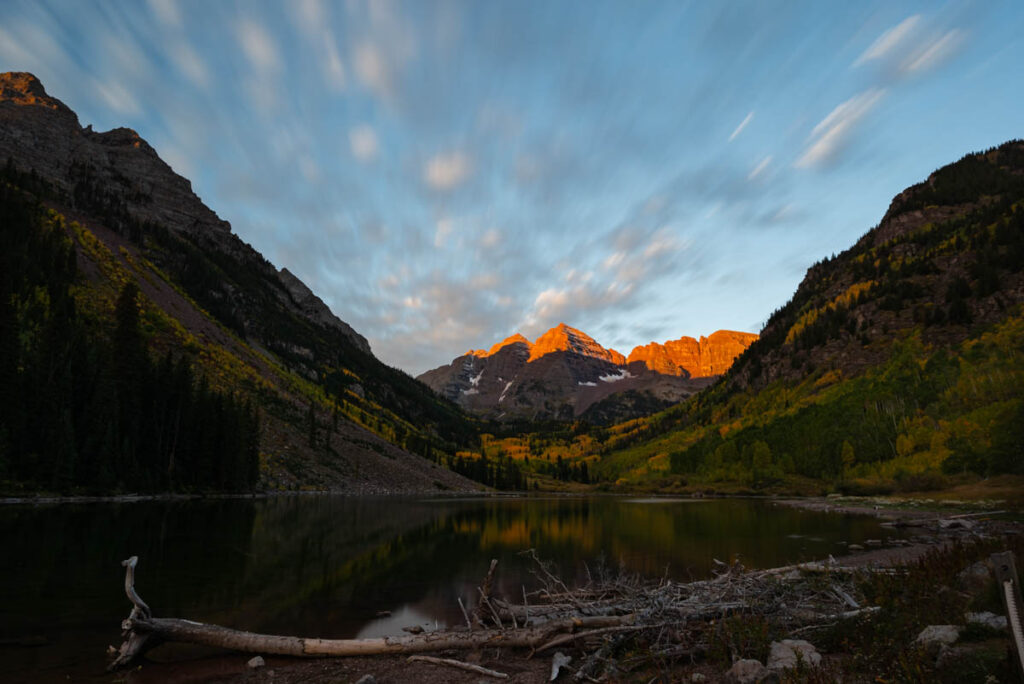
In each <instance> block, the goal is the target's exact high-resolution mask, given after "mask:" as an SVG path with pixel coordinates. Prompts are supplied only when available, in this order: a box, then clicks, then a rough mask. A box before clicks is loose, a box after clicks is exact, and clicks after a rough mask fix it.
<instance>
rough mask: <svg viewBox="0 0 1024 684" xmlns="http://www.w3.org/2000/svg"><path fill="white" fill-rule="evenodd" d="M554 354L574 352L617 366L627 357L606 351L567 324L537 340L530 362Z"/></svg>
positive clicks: (531, 351)
mask: <svg viewBox="0 0 1024 684" xmlns="http://www.w3.org/2000/svg"><path fill="white" fill-rule="evenodd" d="M553 352H572V353H574V354H581V355H583V356H592V357H594V358H598V359H604V360H605V361H609V362H611V363H614V364H616V365H622V364H624V363H625V362H626V357H624V356H623V355H622V354H620V353H619V352H617V351H615V350H614V349H605V348H604V347H602V346H601V345H600V344H598V343H597V342H596V341H595V340H594V338H592V337H590V335H587V334H586V333H584V332H582V331H580V330H577V329H576V328H572V327H570V326H568V325H566V324H565V323H559V324H558V325H557V326H555V327H554V328H551V330H548V331H547V332H546V333H544V334H543V335H541V336H540V337H538V338H537V341H536V342H534V344H533V348H532V349H530V361H534V360H536V359H539V358H540V357H542V356H544V355H545V354H551V353H553Z"/></svg>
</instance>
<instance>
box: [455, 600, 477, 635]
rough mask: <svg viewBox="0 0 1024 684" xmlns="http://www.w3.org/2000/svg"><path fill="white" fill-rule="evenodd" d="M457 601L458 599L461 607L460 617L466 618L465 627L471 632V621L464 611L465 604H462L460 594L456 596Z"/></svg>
mask: <svg viewBox="0 0 1024 684" xmlns="http://www.w3.org/2000/svg"><path fill="white" fill-rule="evenodd" d="M458 601H459V608H461V609H462V617H464V618H466V627H467V628H468V629H469V631H470V632H472V631H473V623H472V622H470V621H469V613H467V612H466V606H464V605H462V597H461V596H459V597H458Z"/></svg>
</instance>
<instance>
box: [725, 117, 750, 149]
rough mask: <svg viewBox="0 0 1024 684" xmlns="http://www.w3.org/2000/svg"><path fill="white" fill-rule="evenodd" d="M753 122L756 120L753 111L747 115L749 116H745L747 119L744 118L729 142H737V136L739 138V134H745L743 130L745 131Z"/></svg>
mask: <svg viewBox="0 0 1024 684" xmlns="http://www.w3.org/2000/svg"><path fill="white" fill-rule="evenodd" d="M753 120H754V112H753V111H751V112H750V113H749V114H747V115H746V116H745V117H744V118H743V121H741V122H740V125H739V126H737V127H736V130H734V131H733V132H732V135H730V136H729V142H732V141H733V140H735V139H736V137H737V136H739V134H740V133H742V132H743V129H744V128H746V127H747V125H748V124H749V123H750V122H751V121H753Z"/></svg>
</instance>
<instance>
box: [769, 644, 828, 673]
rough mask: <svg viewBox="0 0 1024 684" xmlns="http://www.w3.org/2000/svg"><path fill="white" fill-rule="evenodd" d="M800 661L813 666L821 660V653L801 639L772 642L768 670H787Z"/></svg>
mask: <svg viewBox="0 0 1024 684" xmlns="http://www.w3.org/2000/svg"><path fill="white" fill-rule="evenodd" d="M800 662H803V663H804V664H806V665H810V666H811V667H815V666H817V665H818V664H819V663H820V662H821V654H820V653H818V649H816V648H815V647H814V645H813V644H811V643H810V642H809V641H804V640H803V639H783V640H782V641H773V642H772V645H771V653H770V654H769V655H768V669H769V670H773V671H779V670H789V669H791V668H794V667H796V666H797V664H798V663H800Z"/></svg>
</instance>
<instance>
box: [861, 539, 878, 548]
mask: <svg viewBox="0 0 1024 684" xmlns="http://www.w3.org/2000/svg"><path fill="white" fill-rule="evenodd" d="M881 545H882V540H881V539H868V540H867V541H866V542H864V546H881Z"/></svg>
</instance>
